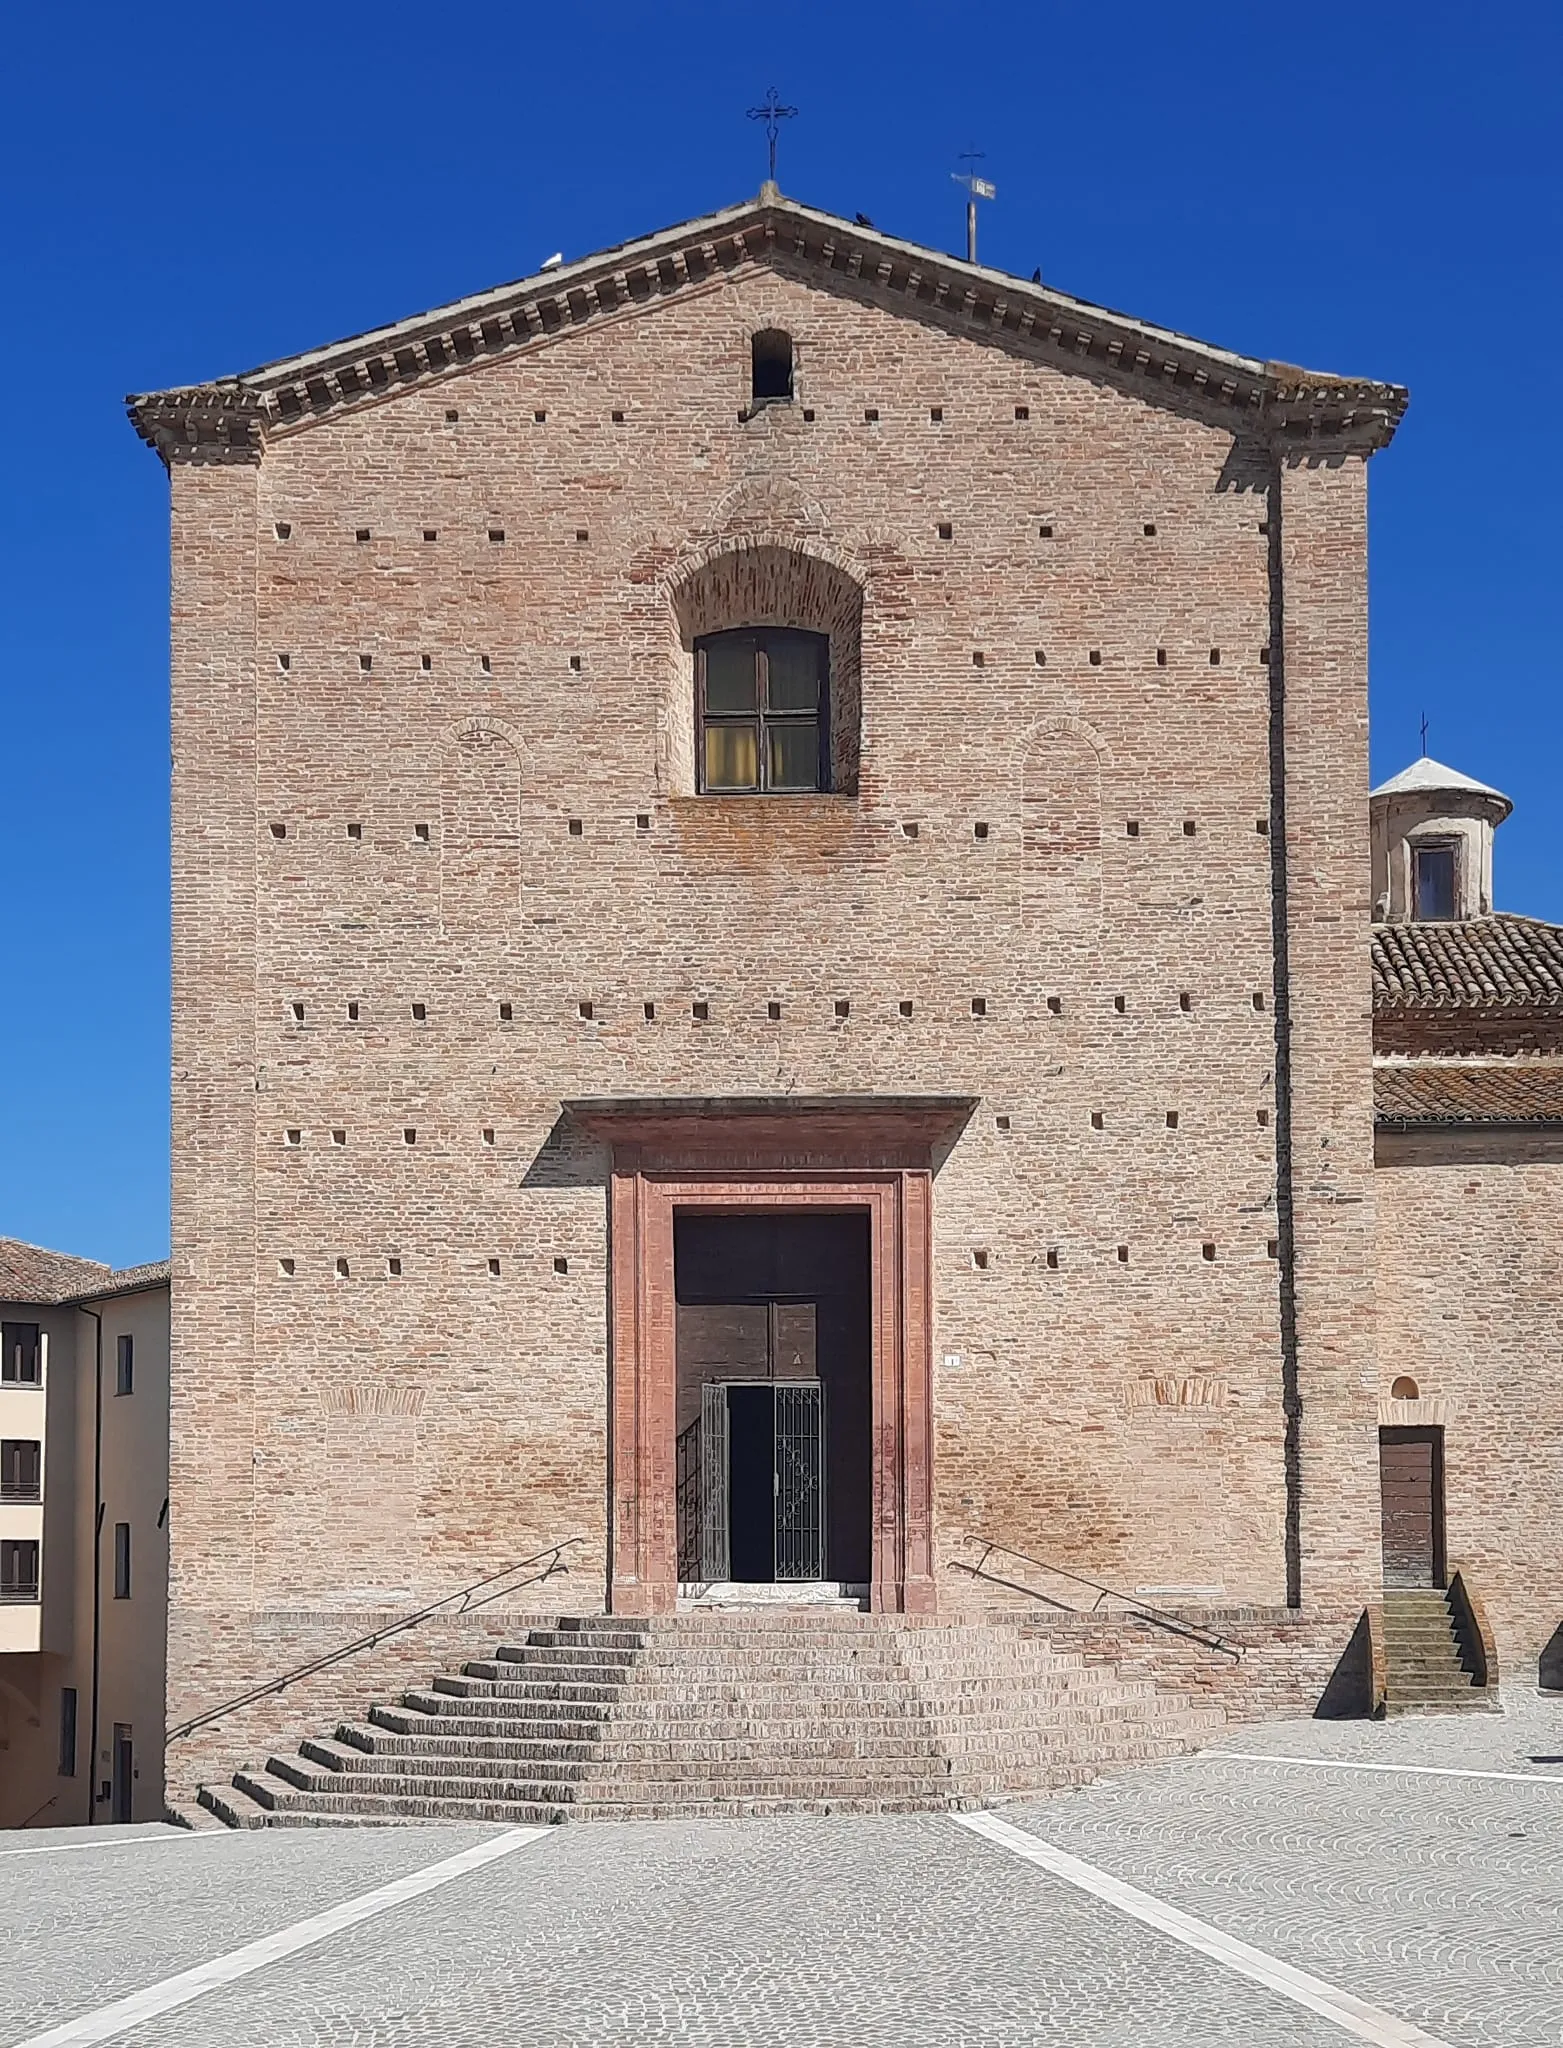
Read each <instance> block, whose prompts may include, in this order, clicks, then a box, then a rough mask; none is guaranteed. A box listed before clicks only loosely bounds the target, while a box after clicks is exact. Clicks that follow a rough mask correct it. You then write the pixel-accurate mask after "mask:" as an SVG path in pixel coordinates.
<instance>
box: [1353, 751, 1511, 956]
mask: <svg viewBox="0 0 1563 2048" xmlns="http://www.w3.org/2000/svg"><path fill="white" fill-rule="evenodd" d="M1368 806H1369V818H1370V828H1371V840H1372V858H1373V921H1374V923H1375V924H1450V923H1458V922H1462V921H1463V920H1465V919H1467V918H1472V917H1486V916H1488V915H1489V914H1490V913H1491V910H1492V836H1493V833H1494V832H1495V831H1496V830H1497V829H1498V827H1499V826H1500V825H1501V824H1502V823H1503V821H1504V819H1505V818H1506V817H1507V816H1508V815H1509V813H1510V811H1512V810H1513V808H1514V806H1513V804H1511V803H1510V801H1509V799H1508V798H1507V797H1506V796H1504V795H1502V794H1501V793H1500V792H1499V791H1498V790H1496V789H1489V788H1488V787H1487V785H1486V783H1485V782H1476V781H1474V780H1473V779H1472V778H1471V777H1470V776H1469V775H1462V774H1461V773H1460V772H1459V770H1458V769H1456V768H1446V767H1444V765H1443V764H1442V762H1439V761H1431V760H1429V759H1428V757H1427V756H1426V755H1425V754H1424V755H1423V756H1422V758H1421V760H1420V761H1413V762H1412V763H1411V766H1410V767H1409V768H1403V769H1402V770H1401V771H1400V773H1399V774H1398V775H1392V776H1391V777H1390V779H1389V780H1388V782H1381V783H1380V784H1379V786H1378V788H1377V789H1375V790H1373V791H1372V792H1371V794H1370V796H1369V798H1368Z"/></svg>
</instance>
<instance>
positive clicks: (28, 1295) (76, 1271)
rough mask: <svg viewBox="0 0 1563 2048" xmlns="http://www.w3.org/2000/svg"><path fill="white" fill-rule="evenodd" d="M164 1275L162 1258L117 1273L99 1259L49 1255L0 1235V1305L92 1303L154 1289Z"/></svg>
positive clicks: (41, 1248)
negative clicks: (109, 1295) (145, 1289)
mask: <svg viewBox="0 0 1563 2048" xmlns="http://www.w3.org/2000/svg"><path fill="white" fill-rule="evenodd" d="M168 1275H169V1263H168V1261H167V1259H159V1260H154V1261H153V1262H152V1263H151V1264H150V1265H145V1266H122V1267H120V1268H119V1269H118V1270H117V1271H116V1270H115V1268H114V1267H113V1266H106V1265H104V1264H103V1262H102V1261H101V1260H100V1259H78V1258H77V1257H76V1256H75V1254H74V1253H72V1252H51V1251H48V1250H47V1249H46V1248H45V1247H44V1246H43V1245H40V1244H24V1243H23V1241H22V1240H21V1239H20V1238H19V1237H0V1301H7V1302H26V1303H27V1304H29V1305H30V1306H35V1307H39V1308H45V1307H59V1306H60V1305H61V1304H62V1303H65V1302H70V1301H96V1300H97V1298H98V1297H99V1296H100V1295H103V1294H128V1293H131V1292H132V1291H133V1290H135V1289H136V1288H140V1287H155V1286H157V1285H159V1284H160V1283H165V1282H166V1281H167V1279H168Z"/></svg>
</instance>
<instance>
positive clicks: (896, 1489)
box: [608, 1156, 935, 1614]
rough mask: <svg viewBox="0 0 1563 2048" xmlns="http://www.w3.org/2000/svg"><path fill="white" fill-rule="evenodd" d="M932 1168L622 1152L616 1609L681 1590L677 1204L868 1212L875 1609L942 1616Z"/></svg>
mask: <svg viewBox="0 0 1563 2048" xmlns="http://www.w3.org/2000/svg"><path fill="white" fill-rule="evenodd" d="M932 1182H933V1176H932V1174H931V1172H930V1171H929V1170H928V1169H927V1168H926V1167H921V1168H919V1167H913V1168H905V1167H903V1168H897V1169H894V1170H890V1171H886V1172H881V1173H862V1172H854V1171H850V1170H847V1171H841V1172H811V1173H806V1174H800V1173H788V1172H774V1173H756V1172H754V1171H753V1170H752V1169H750V1170H748V1171H745V1172H744V1173H743V1174H742V1175H738V1174H726V1173H721V1172H688V1173H680V1172H666V1171H655V1172H647V1171H645V1170H643V1168H642V1165H641V1162H640V1161H639V1159H637V1158H635V1157H633V1156H632V1157H631V1158H627V1159H626V1158H622V1157H620V1158H616V1159H615V1163H614V1171H613V1181H612V1195H611V1209H610V1230H611V1235H612V1250H611V1280H610V1293H611V1309H610V1326H611V1339H610V1341H611V1359H612V1362H611V1392H610V1400H611V1415H610V1420H609V1488H608V1497H609V1523H610V1527H609V1540H608V1558H609V1567H608V1571H609V1578H608V1605H609V1609H610V1611H611V1612H613V1613H615V1614H665V1613H669V1612H671V1610H672V1608H673V1606H674V1603H675V1601H676V1599H677V1595H678V1530H677V1513H676V1502H675V1472H674V1445H673V1436H674V1408H675V1397H676V1374H677V1332H676V1323H675V1311H674V1293H673V1219H674V1216H675V1214H676V1213H677V1212H679V1211H681V1210H684V1211H688V1210H703V1211H706V1212H707V1213H709V1212H710V1211H713V1210H721V1211H724V1212H727V1213H731V1212H733V1211H735V1210H738V1211H746V1212H749V1213H751V1214H762V1215H763V1214H772V1215H774V1214H777V1213H778V1212H784V1211H796V1210H799V1209H813V1210H824V1211H830V1210H836V1211H843V1210H856V1211H866V1212H867V1214H868V1218H869V1273H870V1279H869V1285H870V1296H871V1308H872V1314H871V1322H872V1338H871V1348H870V1372H871V1374H872V1382H873V1428H872V1438H871V1441H872V1447H873V1448H872V1474H873V1478H872V1484H873V1525H872V1526H873V1567H872V1569H873V1576H872V1579H871V1582H870V1594H871V1601H872V1605H873V1608H874V1611H875V1612H876V1613H914V1614H927V1613H932V1612H933V1609H934V1604H935V1595H934V1579H933V1528H932V1519H933V1413H932V1385H933V1375H932V1362H933V1361H932V1314H931V1305H932V1287H931V1261H932V1202H933V1186H932Z"/></svg>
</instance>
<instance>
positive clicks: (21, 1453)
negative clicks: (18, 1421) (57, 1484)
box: [0, 1436, 43, 1501]
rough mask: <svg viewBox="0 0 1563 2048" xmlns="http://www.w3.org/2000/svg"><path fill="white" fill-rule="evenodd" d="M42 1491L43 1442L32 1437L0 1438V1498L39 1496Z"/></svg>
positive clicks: (11, 1498)
mask: <svg viewBox="0 0 1563 2048" xmlns="http://www.w3.org/2000/svg"><path fill="white" fill-rule="evenodd" d="M42 1491H43V1445H42V1444H41V1443H39V1442H38V1441H37V1440H36V1439H35V1438H32V1437H25V1436H8V1437H6V1438H4V1439H3V1440H0V1500H14V1501H27V1500H38V1499H40V1498H41V1497H42Z"/></svg>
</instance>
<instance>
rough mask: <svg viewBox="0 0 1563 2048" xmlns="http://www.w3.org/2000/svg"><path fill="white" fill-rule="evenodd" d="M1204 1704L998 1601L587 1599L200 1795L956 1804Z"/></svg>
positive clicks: (429, 1803)
mask: <svg viewBox="0 0 1563 2048" xmlns="http://www.w3.org/2000/svg"><path fill="white" fill-rule="evenodd" d="M1223 1725H1224V1717H1223V1715H1222V1712H1221V1710H1220V1709H1219V1708H1216V1707H1210V1706H1193V1705H1191V1704H1189V1703H1188V1702H1187V1701H1185V1700H1183V1699H1181V1698H1180V1697H1179V1696H1178V1695H1176V1694H1172V1693H1166V1692H1162V1691H1158V1690H1157V1689H1156V1688H1155V1687H1154V1686H1152V1685H1150V1684H1149V1683H1147V1682H1145V1681H1142V1680H1126V1679H1124V1678H1122V1677H1121V1676H1120V1675H1119V1674H1118V1673H1116V1672H1115V1671H1113V1670H1112V1669H1111V1668H1110V1667H1108V1668H1104V1667H1102V1666H1099V1665H1094V1664H1086V1663H1085V1662H1084V1661H1083V1660H1082V1659H1081V1658H1080V1657H1079V1656H1077V1655H1076V1654H1074V1653H1073V1652H1070V1651H1062V1650H1058V1649H1055V1648H1054V1647H1053V1646H1052V1645H1051V1644H1049V1643H1048V1642H1046V1641H1045V1640H1041V1639H1036V1638H1033V1637H1031V1636H1028V1635H1025V1634H1023V1633H1022V1632H1021V1630H1020V1629H1019V1628H1017V1627H1013V1626H1010V1625H1008V1624H1005V1623H1002V1622H996V1623H984V1622H946V1621H942V1620H940V1621H933V1620H930V1621H926V1622H922V1621H914V1620H909V1619H907V1618H905V1617H901V1616H889V1615H869V1614H862V1613H858V1612H856V1611H853V1610H845V1611H842V1610H837V1609H830V1608H821V1609H813V1610H809V1609H792V1610H788V1609H774V1610H771V1611H765V1610H761V1609H754V1610H737V1609H729V1610H725V1611H724V1610H719V1609H708V1610H695V1611H691V1612H687V1613H680V1614H678V1615H674V1616H666V1617H659V1618H657V1619H655V1620H626V1619H623V1618H620V1617H616V1616H605V1615H587V1616H582V1617H577V1618H572V1619H564V1620H561V1621H560V1623H559V1625H558V1627H557V1628H549V1629H534V1630H533V1631H532V1632H531V1634H530V1636H529V1637H528V1640H527V1642H526V1643H525V1644H524V1645H521V1646H519V1647H514V1648H511V1647H503V1648H500V1649H498V1650H496V1651H495V1653H494V1655H493V1656H492V1657H491V1658H485V1659H482V1660H480V1661H477V1662H473V1663H469V1664H466V1665H464V1666H463V1668H462V1670H461V1672H460V1673H459V1674H451V1675H447V1676H443V1677H439V1678H436V1679H435V1680H434V1682H433V1684H432V1685H431V1686H430V1687H429V1688H428V1689H427V1690H426V1691H417V1692H409V1693H405V1694H404V1695H403V1696H402V1700H401V1703H400V1704H399V1705H397V1706H383V1707H382V1706H375V1707H371V1708H370V1710H369V1713H368V1717H367V1719H366V1720H365V1721H364V1722H362V1723H357V1724H344V1725H342V1726H340V1727H338V1729H337V1731H336V1734H335V1736H334V1737H331V1738H328V1739H327V1738H323V1739H320V1740H310V1741H306V1742H303V1743H301V1744H300V1746H299V1750H298V1753H297V1754H296V1755H295V1756H273V1757H271V1758H270V1759H269V1760H268V1762H267V1763H266V1765H265V1768H264V1769H260V1770H245V1771H239V1772H236V1773H235V1775H234V1778H233V1782H232V1784H231V1785H224V1786H220V1787H218V1786H202V1788H201V1791H200V1802H201V1805H202V1806H203V1807H204V1808H206V1809H207V1810H208V1811H209V1812H210V1813H211V1814H214V1815H215V1816H216V1817H217V1818H218V1819H219V1820H221V1821H223V1822H225V1823H226V1824H227V1825H228V1826H230V1827H309V1826H323V1825H324V1826H330V1825H344V1824H345V1825H355V1824H356V1825H367V1824H374V1823H381V1824H384V1823H394V1822H398V1821H417V1820H464V1821H500V1822H510V1823H516V1822H528V1821H531V1822H537V1821H561V1820H566V1819H570V1818H578V1819H583V1820H588V1819H589V1820H606V1819H624V1820H645V1819H663V1818H675V1817H691V1816H707V1815H739V1814H760V1813H849V1812H851V1813H889V1812H901V1811H914V1810H919V1809H927V1808H947V1807H970V1806H976V1805H980V1804H983V1803H988V1802H991V1801H993V1800H996V1799H999V1798H1003V1797H1004V1796H1006V1795H1013V1794H1018V1793H1022V1792H1037V1791H1046V1790H1051V1789H1055V1788H1059V1787H1062V1786H1066V1785H1073V1784H1080V1783H1084V1782H1085V1781H1087V1780H1089V1779H1091V1778H1093V1777H1095V1776H1097V1775H1098V1774H1099V1773H1100V1772H1101V1771H1103V1770H1104V1769H1107V1768H1111V1767H1113V1766H1116V1765H1119V1764H1124V1763H1130V1762H1141V1761H1151V1760H1153V1759H1156V1758H1161V1757H1169V1756H1176V1755H1180V1754H1182V1753H1183V1752H1184V1751H1186V1750H1188V1749H1191V1748H1193V1747H1195V1746H1196V1745H1197V1744H1198V1743H1200V1742H1202V1741H1207V1740H1209V1739H1211V1738H1212V1737H1213V1736H1214V1734H1215V1733H1216V1732H1217V1731H1218V1730H1219V1729H1220V1728H1221V1727H1222V1726H1223Z"/></svg>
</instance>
